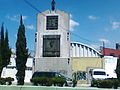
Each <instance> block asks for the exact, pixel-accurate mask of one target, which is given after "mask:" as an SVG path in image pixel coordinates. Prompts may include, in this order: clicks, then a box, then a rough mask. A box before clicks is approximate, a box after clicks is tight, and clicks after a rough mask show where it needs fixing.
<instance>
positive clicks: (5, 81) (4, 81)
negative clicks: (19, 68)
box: [0, 77, 14, 85]
mask: <svg viewBox="0 0 120 90" xmlns="http://www.w3.org/2000/svg"><path fill="white" fill-rule="evenodd" d="M12 81H14V78H11V77H7V78H0V85H6V84H7V85H11V84H12Z"/></svg>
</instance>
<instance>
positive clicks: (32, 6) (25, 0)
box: [24, 0, 99, 43]
mask: <svg viewBox="0 0 120 90" xmlns="http://www.w3.org/2000/svg"><path fill="white" fill-rule="evenodd" d="M24 2H25V3H26V4H28V5H29V6H30V7H31V8H33V9H34V10H36V11H37V12H39V13H41V14H42V15H43V16H46V15H45V14H43V13H42V12H41V11H40V10H39V9H37V8H36V7H35V6H34V5H32V4H31V3H30V2H28V1H27V0H24ZM59 27H61V28H62V29H63V30H66V29H65V28H64V27H62V26H60V25H59ZM69 32H70V33H72V34H73V35H74V36H76V37H78V38H80V39H82V40H84V41H87V42H92V43H99V42H96V41H93V40H88V39H85V38H83V37H81V36H79V35H78V34H76V33H73V32H71V31H69Z"/></svg>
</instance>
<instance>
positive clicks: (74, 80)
mask: <svg viewBox="0 0 120 90" xmlns="http://www.w3.org/2000/svg"><path fill="white" fill-rule="evenodd" d="M76 85H77V80H76V79H73V87H75V86H76Z"/></svg>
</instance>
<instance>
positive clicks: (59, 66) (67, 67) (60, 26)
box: [34, 10, 72, 77]
mask: <svg viewBox="0 0 120 90" xmlns="http://www.w3.org/2000/svg"><path fill="white" fill-rule="evenodd" d="M69 21H70V15H69V14H68V13H66V12H64V11H60V10H54V11H51V10H47V11H45V12H42V13H39V14H38V17H37V33H36V50H35V52H36V53H35V64H34V71H50V72H51V71H52V72H59V73H61V74H63V75H65V76H67V77H71V76H72V73H71V59H70V34H69Z"/></svg>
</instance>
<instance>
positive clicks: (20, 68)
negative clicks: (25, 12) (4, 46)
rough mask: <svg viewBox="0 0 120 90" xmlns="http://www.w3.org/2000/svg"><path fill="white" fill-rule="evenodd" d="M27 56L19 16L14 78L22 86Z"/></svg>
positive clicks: (22, 26)
mask: <svg viewBox="0 0 120 90" xmlns="http://www.w3.org/2000/svg"><path fill="white" fill-rule="evenodd" d="M28 56H29V55H28V49H27V43H26V37H25V26H24V24H23V22H22V16H21V19H20V26H19V29H18V34H17V42H16V68H17V74H16V78H17V84H18V85H24V77H25V69H26V62H27V58H28Z"/></svg>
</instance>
